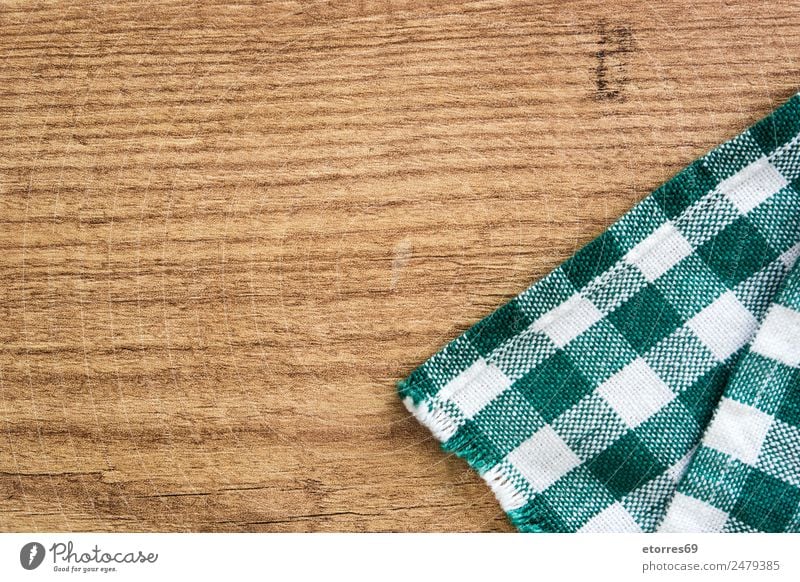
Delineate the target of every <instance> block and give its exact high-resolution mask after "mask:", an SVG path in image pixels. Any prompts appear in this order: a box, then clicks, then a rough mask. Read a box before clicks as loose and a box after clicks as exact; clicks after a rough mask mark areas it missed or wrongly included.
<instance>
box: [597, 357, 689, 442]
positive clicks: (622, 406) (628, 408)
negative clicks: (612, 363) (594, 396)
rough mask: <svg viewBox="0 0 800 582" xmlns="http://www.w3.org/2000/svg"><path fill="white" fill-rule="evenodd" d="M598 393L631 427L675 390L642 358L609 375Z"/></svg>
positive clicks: (644, 418) (662, 405) (668, 401)
mask: <svg viewBox="0 0 800 582" xmlns="http://www.w3.org/2000/svg"><path fill="white" fill-rule="evenodd" d="M597 393H598V394H599V395H600V396H601V397H602V398H603V399H604V400H605V401H606V402H608V404H609V406H611V408H613V409H614V411H615V412H616V413H617V414H618V415H619V416H620V418H622V420H623V421H624V422H625V424H626V425H627V426H629V427H630V428H636V427H637V426H639V425H640V424H642V423H643V422H644V421H645V420H647V419H648V418H650V417H651V416H653V415H654V414H655V413H656V412H658V411H659V410H661V409H662V408H664V406H666V405H667V404H668V403H670V402H671V401H672V399H673V398H675V393H674V392H673V391H672V390H670V388H669V386H667V385H666V384H665V383H664V381H663V380H661V378H659V377H658V375H657V374H656V373H655V372H654V371H653V369H652V368H651V367H650V366H648V365H647V362H645V361H644V360H643V359H641V358H637V359H635V360H634V361H633V362H631V363H630V364H628V365H627V366H625V367H624V368H622V370H620V371H619V372H617V373H616V374H614V375H613V376H611V378H609V379H608V380H606V381H605V382H604V383H603V384H602V385H600V386H599V387H598V388H597Z"/></svg>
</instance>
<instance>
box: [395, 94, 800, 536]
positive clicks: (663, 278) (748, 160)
mask: <svg viewBox="0 0 800 582" xmlns="http://www.w3.org/2000/svg"><path fill="white" fill-rule="evenodd" d="M798 255H800V93H799V94H797V95H795V96H793V97H792V98H791V99H789V101H787V102H786V103H785V104H783V105H781V106H780V107H779V108H778V109H776V110H775V111H774V112H773V113H772V114H770V115H769V116H767V117H766V118H764V119H762V120H761V121H759V122H758V123H756V124H754V125H753V126H751V127H750V128H748V129H747V130H746V131H744V132H743V133H741V134H740V135H738V136H736V137H734V138H733V139H730V140H728V141H726V142H725V143H723V144H721V145H719V146H718V147H716V148H714V149H713V150H711V151H710V152H708V153H707V154H706V155H704V156H702V157H701V158H699V159H698V160H696V161H694V162H693V163H691V164H690V165H689V166H688V167H686V168H685V169H684V170H683V171H681V172H680V173H678V174H677V175H675V176H674V177H673V178H671V179H670V180H669V181H667V182H665V183H664V184H663V185H661V186H660V187H659V188H657V189H656V190H655V191H654V192H652V193H651V194H650V195H648V196H647V197H645V198H644V199H643V200H642V201H641V202H639V203H638V204H636V205H635V206H634V207H633V208H632V209H631V210H629V211H628V212H627V213H626V214H625V215H624V216H622V217H621V218H620V219H619V220H618V221H617V222H615V223H614V224H613V225H612V226H611V227H610V228H609V229H608V230H607V231H606V232H604V233H603V234H602V235H600V236H599V237H597V238H596V239H595V240H593V241H592V242H590V243H589V244H587V245H586V246H584V247H583V248H582V249H581V250H579V251H578V252H577V253H576V254H575V255H574V256H573V257H571V258H570V259H569V260H567V261H566V262H565V263H563V264H562V265H560V266H559V267H558V268H556V269H554V270H553V271H552V272H550V273H549V274H548V275H546V276H545V277H544V278H542V279H541V280H539V281H537V282H536V283H534V284H533V285H531V286H530V287H529V288H528V289H526V290H524V291H523V292H522V293H520V294H519V295H517V296H516V297H514V298H513V299H511V300H510V301H508V302H507V303H506V304H505V305H502V306H501V307H500V308H499V309H497V310H496V311H495V312H493V313H491V314H489V315H488V316H486V317H485V318H484V319H482V320H481V321H479V322H477V323H476V324H475V325H474V326H472V327H471V328H470V329H468V330H467V331H466V332H464V333H463V334H462V335H460V336H459V337H457V338H455V339H454V340H452V341H451V342H450V343H448V344H447V345H446V346H444V347H442V348H441V349H440V350H439V351H438V352H437V353H435V354H434V355H433V356H431V357H430V358H429V359H428V360H427V361H426V362H424V363H423V364H422V365H420V366H419V367H418V368H417V369H416V370H414V371H413V372H412V373H411V374H410V375H409V376H408V378H406V379H404V380H402V381H400V382H399V383H398V390H399V394H400V396H401V398H402V399H403V402H404V403H405V405H406V406H407V408H408V409H409V410H410V411H411V412H412V413H413V414H414V415H415V416H416V417H417V418H418V419H419V421H420V422H421V423H422V424H424V425H425V426H427V427H428V428H429V429H430V430H431V432H432V433H433V435H434V436H435V437H436V438H437V439H438V440H439V441H441V443H442V447H443V448H444V449H445V450H446V451H448V452H452V453H454V454H456V455H458V456H460V457H462V458H464V459H465V460H466V461H467V462H468V463H469V464H470V465H471V466H472V467H473V468H474V469H475V470H476V471H477V472H478V473H479V474H480V475H481V476H482V477H483V478H484V479H485V480H486V482H487V483H488V485H489V486H490V487H491V489H492V491H493V492H494V493H495V495H496V497H497V499H498V501H499V503H500V505H501V507H502V508H503V509H504V510H505V511H506V513H507V514H508V516H509V518H510V520H511V521H512V523H513V524H514V525H515V526H516V527H517V529H519V530H520V531H544V532H576V531H581V532H654V531H664V532H667V531H675V532H689V531H692V532H694V531H709V532H711V531H714V532H744V531H766V532H773V531H800V266H799V267H795V263H796V262H797V258H798Z"/></svg>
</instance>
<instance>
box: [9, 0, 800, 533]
mask: <svg viewBox="0 0 800 582" xmlns="http://www.w3.org/2000/svg"><path fill="white" fill-rule="evenodd" d="M112 4H113V3H108V2H99V1H98V2H94V1H92V2H90V1H87V2H80V3H72V2H68V1H65V0H59V1H54V2H28V1H11V2H9V1H8V0H3V1H2V3H0V204H1V206H0V210H2V213H1V214H0V220H1V221H2V229H1V230H0V279H2V285H0V529H2V530H16V531H20V530H38V531H42V530H120V531H142V530H169V531H197V530H202V531H209V530H213V531H320V530H332V531H345V530H347V531H375V530H378V531H386V530H389V531H451V530H457V531H487V530H488V531H508V530H510V527H509V525H508V523H507V522H506V519H505V518H504V516H503V513H502V511H501V510H500V508H499V506H498V505H497V503H496V502H495V500H494V498H493V497H492V494H491V493H490V492H489V490H488V488H486V487H485V486H484V485H483V483H482V482H481V481H480V479H479V478H478V477H476V476H475V475H473V474H472V472H471V471H470V470H469V469H468V467H467V466H466V464H465V463H463V462H462V461H460V460H458V459H455V458H453V457H451V456H447V455H445V454H444V453H442V452H441V451H440V450H439V448H438V445H437V443H435V442H434V441H433V440H432V438H431V437H430V436H429V434H428V433H427V431H426V430H425V429H423V428H422V427H421V426H419V425H418V424H417V423H416V421H414V420H413V419H412V418H410V417H409V415H408V414H407V412H406V411H405V409H404V408H403V407H402V405H401V403H400V402H399V401H398V399H397V397H396V395H395V392H394V390H395V388H394V383H395V381H396V380H398V379H399V378H402V377H404V376H405V375H406V374H407V373H408V372H410V371H411V370H412V369H413V368H414V367H415V366H416V365H418V364H419V363H421V362H422V361H424V359H425V358H427V357H428V356H429V355H431V354H432V353H433V352H434V351H435V350H436V349H438V348H439V347H440V346H441V345H442V344H443V343H445V342H446V341H447V340H449V339H451V338H453V337H455V336H456V335H457V334H458V333H460V332H461V331H463V330H465V329H466V328H467V327H468V326H469V325H470V324H472V323H474V322H475V321H477V320H478V319H479V318H480V317H482V316H484V315H486V314H488V313H489V312H490V311H492V310H493V309H495V308H496V307H498V306H499V305H500V304H501V303H503V302H504V301H505V300H507V299H509V298H511V297H512V296H513V295H515V294H516V293H518V292H520V291H522V290H523V289H524V288H525V287H526V286H527V285H528V284H530V283H531V282H533V281H534V280H535V279H536V278H538V277H541V276H542V275H544V274H545V273H546V272H547V271H548V270H550V269H552V268H553V267H555V266H556V265H558V264H559V263H560V262H561V261H563V260H564V259H566V258H567V257H568V256H569V255H570V254H571V253H572V252H574V251H575V250H576V249H577V248H578V247H579V246H580V245H582V244H584V243H586V242H588V241H589V240H591V239H592V238H593V237H594V236H596V235H598V234H599V233H600V232H601V231H602V230H603V229H604V228H605V227H607V226H608V225H609V224H610V223H611V222H612V221H613V220H614V219H615V218H617V217H618V216H620V215H621V214H622V213H624V212H625V210H626V209H628V208H630V207H631V206H632V205H633V204H634V203H635V202H636V201H637V200H639V199H641V198H642V197H643V196H645V195H646V194H647V193H648V192H650V191H651V190H652V189H654V188H655V187H657V186H658V185H659V184H660V183H661V182H663V181H664V180H666V179H668V178H669V177H670V176H671V175H673V174H674V173H675V172H676V171H678V170H679V169H681V168H682V167H684V166H685V165H686V164H688V163H689V162H690V161H692V160H693V159H694V158H695V157H697V156H699V155H701V154H703V153H704V152H705V151H706V150H708V149H709V148H711V147H712V146H714V145H716V144H717V143H718V142H720V141H722V140H724V139H726V138H729V137H732V136H733V135H735V134H737V133H738V132H740V131H741V130H743V129H744V128H745V127H746V126H747V125H749V124H750V123H752V122H754V121H756V120H757V119H759V118H761V117H762V116H763V115H765V114H767V113H768V112H770V111H771V110H772V109H773V108H774V107H776V106H777V105H779V104H780V103H782V102H783V101H785V100H786V99H787V98H789V97H790V96H791V95H792V94H793V93H794V92H795V91H797V90H798V88H800V87H798V79H800V77H798V73H799V72H800V9H798V8H792V5H793V4H796V3H794V2H790V1H786V2H753V1H748V2H740V3H734V2H723V1H720V0H700V1H698V2H678V1H667V2H654V1H653V2H631V3H622V4H621V3H619V2H603V1H601V0H587V1H582V2H570V3H566V4H565V3H563V2H561V1H553V2H544V3H540V2H528V3H522V2H510V1H499V2H498V1H490V2H466V3H456V2H446V3H441V2H432V1H431V2H413V1H398V0H379V1H375V2H365V1H362V2H342V3H334V2H319V1H315V2H271V3H259V2H252V3H251V2H241V3H231V4H229V3H215V2H183V3H178V2H163V3H160V4H159V5H157V6H155V7H154V6H152V5H150V3H141V4H139V3H137V4H124V5H121V6H115V5H112Z"/></svg>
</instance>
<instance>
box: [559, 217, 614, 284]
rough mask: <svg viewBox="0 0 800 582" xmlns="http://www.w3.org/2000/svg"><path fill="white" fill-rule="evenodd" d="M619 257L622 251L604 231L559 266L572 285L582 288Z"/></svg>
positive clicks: (608, 233)
mask: <svg viewBox="0 0 800 582" xmlns="http://www.w3.org/2000/svg"><path fill="white" fill-rule="evenodd" d="M621 258H622V252H621V251H620V249H619V246H618V245H617V242H616V241H615V240H614V235H613V234H611V232H609V231H606V232H604V233H603V234H601V235H600V236H599V237H597V238H596V239H594V240H593V241H592V242H590V243H588V244H587V245H586V246H584V247H583V248H582V249H580V250H579V251H578V252H577V253H575V254H574V255H573V256H572V258H570V259H568V260H567V261H566V262H565V263H564V264H563V265H562V266H561V268H562V269H563V270H564V273H565V274H566V275H567V277H568V278H569V280H570V281H572V283H573V285H575V287H576V288H577V289H582V288H583V287H585V286H586V284H587V283H588V282H589V281H591V280H592V279H594V278H595V277H597V276H598V275H600V274H602V273H604V272H606V271H607V270H608V268H609V267H610V266H612V265H613V264H614V263H616V262H617V261H618V260H620V259H621Z"/></svg>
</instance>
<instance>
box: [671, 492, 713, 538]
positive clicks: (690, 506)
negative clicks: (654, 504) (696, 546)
mask: <svg viewBox="0 0 800 582" xmlns="http://www.w3.org/2000/svg"><path fill="white" fill-rule="evenodd" d="M727 521H728V514H727V513H726V512H724V511H722V510H721V509H718V508H716V507H714V506H713V505H709V504H708V503H706V502H705V501H701V500H700V499H697V498H695V497H690V496H688V495H684V494H683V493H676V494H675V497H674V498H673V499H672V503H670V505H669V509H668V510H667V515H666V517H665V518H664V521H663V523H662V524H661V526H660V527H659V528H658V531H659V532H663V533H700V532H720V531H722V528H723V527H724V526H725V523H726V522H727Z"/></svg>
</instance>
